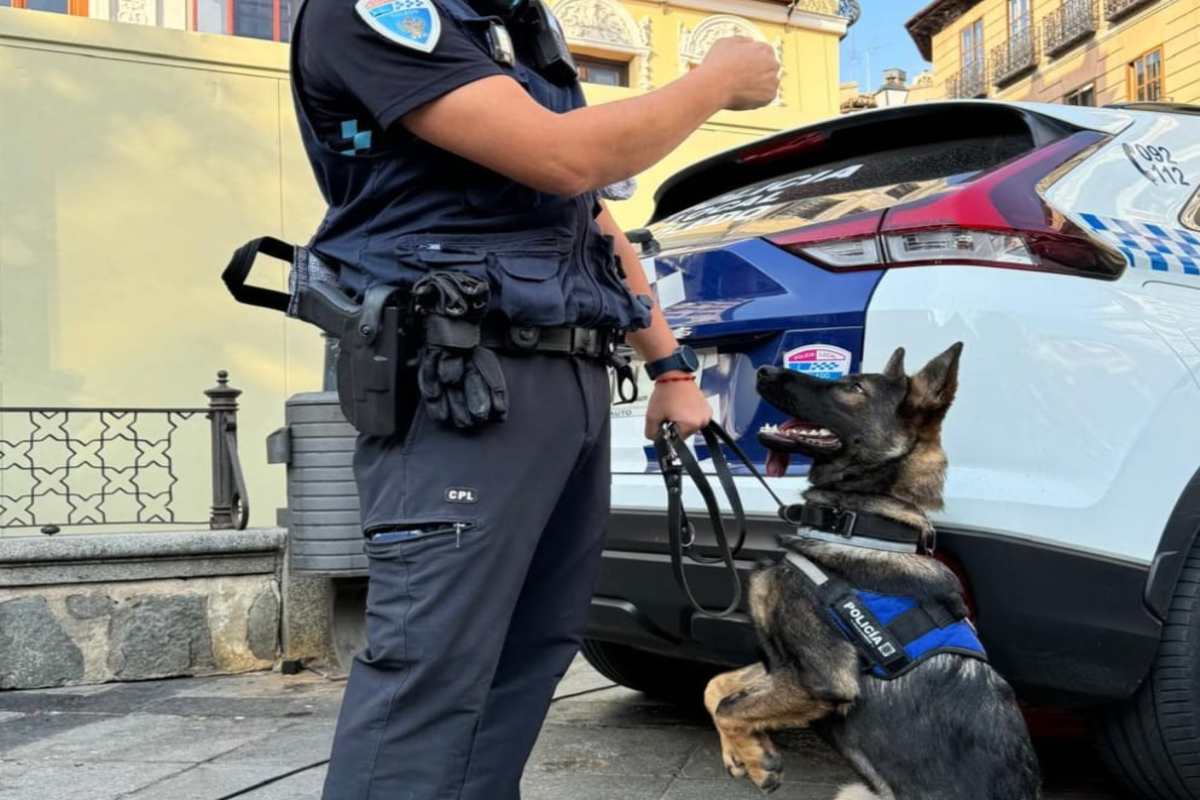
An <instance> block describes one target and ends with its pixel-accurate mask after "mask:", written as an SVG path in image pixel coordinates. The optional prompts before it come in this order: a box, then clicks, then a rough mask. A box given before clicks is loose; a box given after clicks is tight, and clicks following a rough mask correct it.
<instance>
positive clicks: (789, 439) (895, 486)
mask: <svg viewBox="0 0 1200 800" xmlns="http://www.w3.org/2000/svg"><path fill="white" fill-rule="evenodd" d="M961 352H962V343H961V342H960V343H958V344H955V345H954V346H953V347H951V348H950V349H948V350H947V351H946V352H944V353H942V354H941V355H939V356H937V357H936V358H934V359H933V360H932V361H930V362H929V363H928V364H927V365H926V366H925V367H924V368H923V369H922V370H921V371H920V372H918V373H917V374H915V375H912V376H909V375H907V374H905V371H904V350H903V349H898V350H896V352H895V353H894V354H893V355H892V357H891V359H890V360H889V361H888V364H887V367H886V368H885V369H884V371H883V373H882V374H869V375H850V376H847V377H845V378H842V379H840V380H837V381H825V380H820V379H817V378H812V377H809V376H807V375H803V374H800V373H798V372H794V371H789V370H785V369H779V368H776V367H764V368H762V369H760V370H759V372H758V378H757V380H758V391H759V394H760V395H761V396H762V397H763V398H764V399H765V400H766V401H767V402H769V403H771V405H773V406H775V407H776V408H778V409H780V410H781V411H783V412H784V413H785V414H787V415H789V416H790V417H791V418H792V419H791V421H790V422H787V423H784V424H783V425H781V426H779V428H778V429H770V428H768V429H764V430H763V431H761V432H760V433H759V440H760V441H761V442H762V443H763V444H764V445H765V446H766V447H767V448H768V450H769V451H770V453H771V456H770V460H769V461H768V471H769V472H770V473H772V474H776V475H778V474H781V473H782V470H783V469H784V468H786V466H787V460H788V458H789V456H790V454H792V453H803V454H806V455H809V456H811V457H812V458H813V464H812V468H811V471H810V472H809V476H808V477H809V482H810V485H811V488H810V489H808V490H807V491H806V492H805V495H804V497H805V499H806V500H808V501H810V502H815V503H823V504H829V505H834V506H839V507H841V508H843V509H849V510H854V511H859V512H870V513H874V514H879V515H883V516H886V517H889V518H891V519H894V520H899V521H900V522H902V523H905V524H907V525H910V526H912V527H913V528H915V529H917V530H918V531H920V532H921V533H922V534H923V535H931V534H932V533H933V528H932V526H931V524H930V522H929V520H928V518H927V517H926V515H925V513H926V512H927V511H929V510H935V509H939V508H941V506H942V487H943V484H944V482H945V471H946V455H945V453H944V452H943V450H942V445H941V427H942V420H943V418H944V417H945V415H946V411H947V409H949V407H950V403H951V402H952V401H953V400H954V393H955V390H956V388H957V385H958V362H959V356H960V354H961ZM781 543H782V544H783V546H785V547H790V548H792V549H794V550H796V551H797V552H799V553H800V554H802V555H803V556H805V557H806V558H808V559H809V560H810V561H812V562H813V563H815V564H817V565H818V566H819V568H820V569H821V570H823V571H825V572H826V573H828V574H830V575H831V576H836V577H840V578H842V579H843V580H845V581H847V582H849V583H850V584H851V585H853V586H855V587H856V588H858V589H863V590H868V591H872V592H878V593H881V594H891V595H904V596H911V597H914V598H916V599H917V600H918V601H920V600H926V599H934V598H936V599H939V600H941V601H942V602H943V603H945V604H947V605H948V606H949V607H950V608H959V609H961V610H962V611H963V612H964V613H965V606H964V605H963V599H962V587H961V586H960V584H959V582H958V579H957V578H956V577H955V575H954V573H953V572H951V571H950V570H949V569H948V568H947V567H945V566H944V565H943V564H941V563H939V562H938V561H935V560H934V559H933V558H930V557H928V556H926V555H918V554H916V553H906V552H890V551H885V550H876V549H868V548H865V547H851V546H847V545H843V544H830V543H826V542H824V541H818V540H816V539H808V540H806V539H805V538H804V537H803V535H800V536H795V537H782V538H781ZM749 603H750V612H751V615H752V617H753V619H754V624H755V627H756V629H757V633H758V638H759V642H760V645H761V647H762V650H763V661H762V662H761V663H758V664H754V665H751V666H748V667H745V668H743V669H740V670H737V671H734V672H727V673H724V674H722V675H718V676H717V677H716V678H713V679H712V681H711V682H710V683H709V684H708V687H707V689H706V690H705V697H704V701H705V706H706V707H707V708H708V711H709V713H710V714H711V715H712V718H713V721H714V723H715V724H716V727H717V730H718V732H719V733H720V737H721V750H722V757H723V760H724V762H725V767H726V769H727V770H728V771H729V774H730V775H732V776H733V777H743V776H745V777H747V778H749V779H750V780H751V781H753V782H754V784H755V785H757V786H758V787H759V788H760V789H762V790H763V791H767V792H769V791H772V790H774V789H775V788H777V787H778V786H779V785H780V780H781V774H782V770H783V765H782V760H781V758H780V755H779V752H778V751H777V750H776V749H775V746H774V745H773V743H772V742H771V740H770V738H769V736H768V732H769V731H773V730H780V729H784V728H798V727H805V726H812V727H813V728H814V729H815V730H816V731H817V732H818V733H819V734H820V735H822V736H823V738H825V739H826V741H828V742H829V743H830V745H831V746H832V747H833V748H834V749H835V750H837V751H838V752H840V753H841V754H842V755H843V756H844V757H845V758H846V759H847V760H848V761H849V763H850V765H851V766H852V767H853V769H854V770H855V771H856V772H857V773H858V775H859V776H860V777H861V779H862V783H857V784H854V785H850V786H846V787H843V788H842V789H841V791H840V792H839V793H838V795H837V797H836V799H835V800H1036V798H1038V797H1040V795H1041V792H1040V788H1039V786H1040V777H1039V770H1038V763H1037V759H1036V757H1035V755H1034V752H1033V747H1032V745H1031V743H1030V740H1029V734H1028V731H1027V730H1026V727H1025V723H1024V720H1023V719H1022V717H1021V714H1020V712H1019V711H1018V709H1017V705H1016V702H1015V697H1014V694H1013V691H1012V689H1011V688H1010V687H1009V685H1008V684H1007V683H1006V682H1005V680H1004V679H1003V678H1001V677H1000V675H999V674H997V673H996V671H995V670H993V669H992V668H991V667H990V666H989V665H988V664H987V663H986V662H985V661H981V660H979V659H975V658H971V657H968V656H963V655H958V654H955V653H939V654H937V655H933V656H931V657H929V658H928V659H926V660H924V661H922V662H920V663H919V664H918V665H917V666H916V667H914V668H912V669H911V670H909V671H907V672H905V673H903V674H901V675H899V676H898V677H895V678H893V679H891V680H883V679H881V678H877V677H875V676H874V675H872V674H871V673H869V672H865V671H864V670H863V669H862V668H861V666H860V658H859V656H858V652H857V650H856V649H855V648H854V646H852V645H851V644H850V643H849V642H847V641H846V639H844V638H843V637H842V636H841V635H839V634H838V633H837V632H836V631H835V630H834V628H833V626H832V625H831V624H830V623H829V622H827V621H826V620H825V619H824V618H823V609H822V607H821V605H820V604H819V602H818V600H817V597H816V593H815V590H814V589H813V588H812V584H811V583H809V582H808V581H806V580H805V579H804V578H803V577H802V576H801V575H800V574H798V572H797V570H796V569H795V568H794V567H792V566H791V565H789V564H787V563H785V562H782V561H780V562H776V563H773V564H769V565H767V564H764V565H760V566H759V567H758V568H757V569H756V570H755V571H754V572H753V573H752V574H751V576H750V588H749Z"/></svg>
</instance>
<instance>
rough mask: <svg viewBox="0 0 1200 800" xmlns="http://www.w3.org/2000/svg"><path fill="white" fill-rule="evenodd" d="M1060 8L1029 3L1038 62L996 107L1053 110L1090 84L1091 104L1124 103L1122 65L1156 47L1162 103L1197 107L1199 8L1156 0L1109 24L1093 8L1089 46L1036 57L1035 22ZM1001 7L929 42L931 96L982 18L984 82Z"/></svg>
mask: <svg viewBox="0 0 1200 800" xmlns="http://www.w3.org/2000/svg"><path fill="white" fill-rule="evenodd" d="M1060 2H1061V0H1033V3H1032V19H1033V22H1034V25H1035V26H1036V28H1035V30H1036V34H1037V37H1038V45H1039V56H1038V59H1039V60H1038V65H1037V69H1036V70H1035V71H1034V72H1033V73H1032V74H1030V75H1027V76H1025V77H1023V78H1021V79H1020V80H1018V81H1015V82H1014V83H1011V84H1008V85H1006V86H1004V87H1003V88H1000V89H997V88H996V86H995V85H994V84H993V85H991V86H990V91H989V93H988V97H990V98H994V99H1004V100H1035V101H1042V102H1060V101H1061V100H1062V99H1063V97H1064V96H1065V95H1066V94H1068V93H1070V92H1073V91H1075V90H1076V89H1078V88H1079V87H1081V86H1084V85H1086V84H1088V83H1091V82H1093V81H1094V82H1095V84H1096V103H1097V104H1098V105H1104V104H1106V103H1116V102H1124V101H1126V100H1130V99H1133V98H1130V97H1129V96H1128V90H1127V87H1126V75H1127V70H1128V64H1129V63H1130V62H1131V61H1133V60H1134V59H1135V58H1137V57H1138V56H1140V55H1141V54H1142V53H1145V52H1146V51H1147V50H1150V49H1152V48H1155V47H1158V46H1160V45H1161V46H1162V48H1163V59H1164V64H1165V70H1164V72H1165V84H1164V90H1165V94H1166V96H1165V97H1164V98H1163V99H1164V100H1168V101H1171V102H1177V103H1200V0H1159V2H1157V3H1153V4H1151V5H1150V6H1148V7H1147V8H1145V9H1143V10H1142V11H1139V12H1137V13H1135V14H1133V15H1131V16H1129V17H1126V18H1124V19H1120V20H1118V22H1117V23H1116V24H1113V23H1109V22H1108V21H1107V20H1105V18H1104V9H1103V0H1100V3H1101V9H1100V30H1099V32H1098V33H1097V34H1096V35H1095V36H1093V37H1092V38H1091V39H1088V40H1085V41H1084V42H1082V43H1080V44H1077V45H1075V46H1074V47H1073V48H1071V49H1070V50H1067V51H1066V52H1064V53H1062V54H1060V55H1058V56H1057V57H1054V58H1049V57H1047V56H1046V54H1045V53H1044V52H1042V50H1043V49H1044V48H1043V47H1042V42H1043V38H1042V36H1043V34H1042V21H1043V20H1044V18H1045V17H1046V15H1047V14H1049V13H1050V12H1051V11H1053V10H1054V9H1056V8H1058V7H1059V3H1060ZM1007 9H1008V4H1007V0H984V2H981V3H979V4H978V5H976V6H975V7H974V8H972V9H971V10H969V11H967V12H966V13H965V14H963V15H962V16H961V17H959V18H958V19H957V20H955V21H954V22H953V23H952V24H950V25H949V26H947V27H946V28H945V29H944V30H943V31H941V32H940V33H937V34H935V35H934V37H933V73H934V75H933V77H934V89H935V91H936V92H938V96H939V97H942V96H944V93H945V85H946V81H947V79H949V78H950V77H951V76H952V75H953V74H954V73H956V72H958V70H959V69H960V61H961V53H960V43H961V41H962V33H961V32H962V29H963V28H964V27H966V26H967V25H969V24H972V23H974V22H975V20H977V19H979V18H980V17H981V16H982V18H983V31H984V41H985V53H986V54H987V55H988V57H989V63H988V76H989V80H990V77H991V60H990V56H991V52H992V48H993V47H996V46H997V45H1001V44H1003V43H1004V42H1005V41H1006V40H1007V38H1008V10H1007Z"/></svg>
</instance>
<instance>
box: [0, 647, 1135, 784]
mask: <svg viewBox="0 0 1200 800" xmlns="http://www.w3.org/2000/svg"><path fill="white" fill-rule="evenodd" d="M343 685H344V684H343V683H341V682H339V681H336V680H327V679H325V678H324V677H321V676H319V675H316V674H314V673H311V672H305V673H302V674H300V675H298V676H282V675H279V674H273V673H259V674H253V675H243V676H237V677H222V678H191V679H180V680H170V681H151V682H145V683H126V684H107V685H103V686H88V687H74V688H66V689H54V690H42V691H24V692H3V693H0V798H3V800H67V798H70V799H71V800H75V798H87V800H150V799H153V800H218V799H219V798H224V797H226V796H228V795H230V794H233V793H236V792H239V791H241V790H244V789H246V788H247V787H251V786H254V785H256V784H259V783H261V782H263V781H267V780H269V779H270V778H272V777H274V776H277V775H280V774H284V773H288V772H292V771H295V774H293V775H291V776H290V777H287V778H284V779H282V780H279V781H275V782H272V783H270V784H268V785H264V786H262V787H261V788H258V789H254V790H252V791H249V792H246V793H244V794H240V795H239V797H240V798H247V799H248V800H284V799H285V798H286V800H316V799H317V798H319V797H320V789H321V781H322V779H323V777H324V769H323V767H321V766H319V765H318V766H311V767H310V765H314V764H317V763H318V762H320V761H322V760H323V759H324V758H325V757H326V756H327V755H328V751H329V743H330V738H331V736H332V733H333V724H334V718H335V716H336V713H337V705H338V701H339V699H340V697H341V691H342V687H343ZM557 697H558V699H557V700H556V702H555V704H554V706H553V707H552V708H551V711H550V715H549V717H548V719H547V720H546V726H545V728H544V729H543V731H542V736H541V739H540V740H539V741H538V745H537V748H536V750H535V751H534V753H533V756H532V758H531V759H530V763H529V767H528V770H527V771H526V778H525V782H524V786H523V792H522V793H523V796H524V800H564V798H565V799H566V800H738V798H756V797H761V795H760V794H759V793H758V791H757V790H755V789H754V788H753V787H752V786H750V785H749V784H747V783H746V782H745V781H734V780H732V779H730V778H727V777H726V776H725V774H724V771H723V770H722V768H721V763H720V754H719V748H718V745H717V740H716V736H715V735H714V734H713V732H712V731H711V729H710V728H709V727H708V724H707V721H706V719H705V718H704V717H703V716H697V715H694V714H689V713H686V712H683V711H681V710H679V709H678V708H676V707H673V706H670V705H665V704H662V703H658V702H654V701H652V700H649V699H647V698H646V697H644V696H642V695H639V694H637V693H634V692H630V691H627V690H625V689H621V688H616V687H612V686H611V684H609V683H608V682H607V681H605V680H604V679H603V678H601V677H600V676H599V675H597V674H596V673H595V672H593V671H592V670H591V669H590V668H589V667H587V665H586V664H584V663H583V662H582V661H580V662H577V663H576V665H575V666H574V667H573V668H572V670H571V672H570V673H569V674H568V676H567V678H566V679H565V680H564V681H563V683H562V685H561V686H560V687H559V692H558V695H557ZM782 744H783V746H784V749H785V758H786V763H787V766H786V773H785V775H784V781H785V782H784V785H783V787H782V788H781V789H780V790H779V791H777V792H776V793H775V794H773V795H772V800H801V799H803V800H808V799H809V798H812V800H818V799H819V800H830V798H832V797H833V796H834V794H836V789H837V786H838V785H839V784H841V783H843V782H845V781H848V780H850V779H851V778H852V776H851V773H850V772H849V770H848V769H847V768H846V767H845V766H844V765H843V764H842V763H841V762H840V760H839V759H838V757H837V756H836V755H834V754H833V753H832V752H831V751H829V750H828V749H827V748H826V747H825V746H824V745H823V744H821V743H820V742H819V741H817V740H816V739H815V738H813V737H812V736H809V735H806V734H790V735H788V736H787V737H786V738H785V739H784V740H783V741H782ZM1043 765H1044V769H1045V771H1046V772H1047V775H1048V781H1047V789H1048V791H1047V793H1046V800H1084V798H1087V800H1116V799H1117V798H1120V797H1121V795H1119V794H1114V793H1113V791H1114V790H1113V788H1112V786H1113V782H1112V781H1111V780H1110V779H1108V778H1107V777H1105V776H1104V773H1103V769H1102V767H1101V766H1100V764H1099V761H1098V758H1097V757H1096V756H1095V755H1094V754H1093V753H1092V752H1091V751H1090V750H1089V749H1088V748H1087V747H1086V746H1084V745H1080V744H1070V743H1067V744H1059V745H1058V746H1056V747H1054V748H1051V749H1050V750H1048V751H1046V752H1044V753H1043ZM306 767H310V768H307V769H306Z"/></svg>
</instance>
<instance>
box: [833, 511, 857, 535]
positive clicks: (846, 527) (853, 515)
mask: <svg viewBox="0 0 1200 800" xmlns="http://www.w3.org/2000/svg"><path fill="white" fill-rule="evenodd" d="M857 522H858V512H856V511H845V510H843V511H840V512H839V513H838V521H837V524H836V525H835V526H834V527H835V528H836V530H835V533H837V534H838V535H839V536H844V537H846V538H847V539H849V538H850V537H851V536H852V535H853V533H854V525H855V523H857Z"/></svg>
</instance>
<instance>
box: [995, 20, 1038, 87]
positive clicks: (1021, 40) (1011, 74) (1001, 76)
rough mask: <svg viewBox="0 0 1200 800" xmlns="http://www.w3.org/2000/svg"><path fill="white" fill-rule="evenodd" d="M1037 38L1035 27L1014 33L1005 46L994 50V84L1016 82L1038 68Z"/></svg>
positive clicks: (1023, 28)
mask: <svg viewBox="0 0 1200 800" xmlns="http://www.w3.org/2000/svg"><path fill="white" fill-rule="evenodd" d="M1037 61H1038V50H1037V37H1036V36H1034V35H1033V26H1032V25H1025V26H1023V27H1022V28H1020V29H1019V30H1017V31H1014V32H1013V34H1012V35H1011V36H1009V37H1008V41H1007V42H1005V43H1004V44H998V45H996V46H995V47H993V48H992V82H993V83H995V84H996V85H997V86H1002V85H1004V84H1006V83H1010V82H1011V81H1014V80H1016V79H1017V78H1019V77H1021V76H1022V75H1024V74H1025V73H1026V72H1029V70H1031V69H1033V68H1034V67H1036V66H1037Z"/></svg>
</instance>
